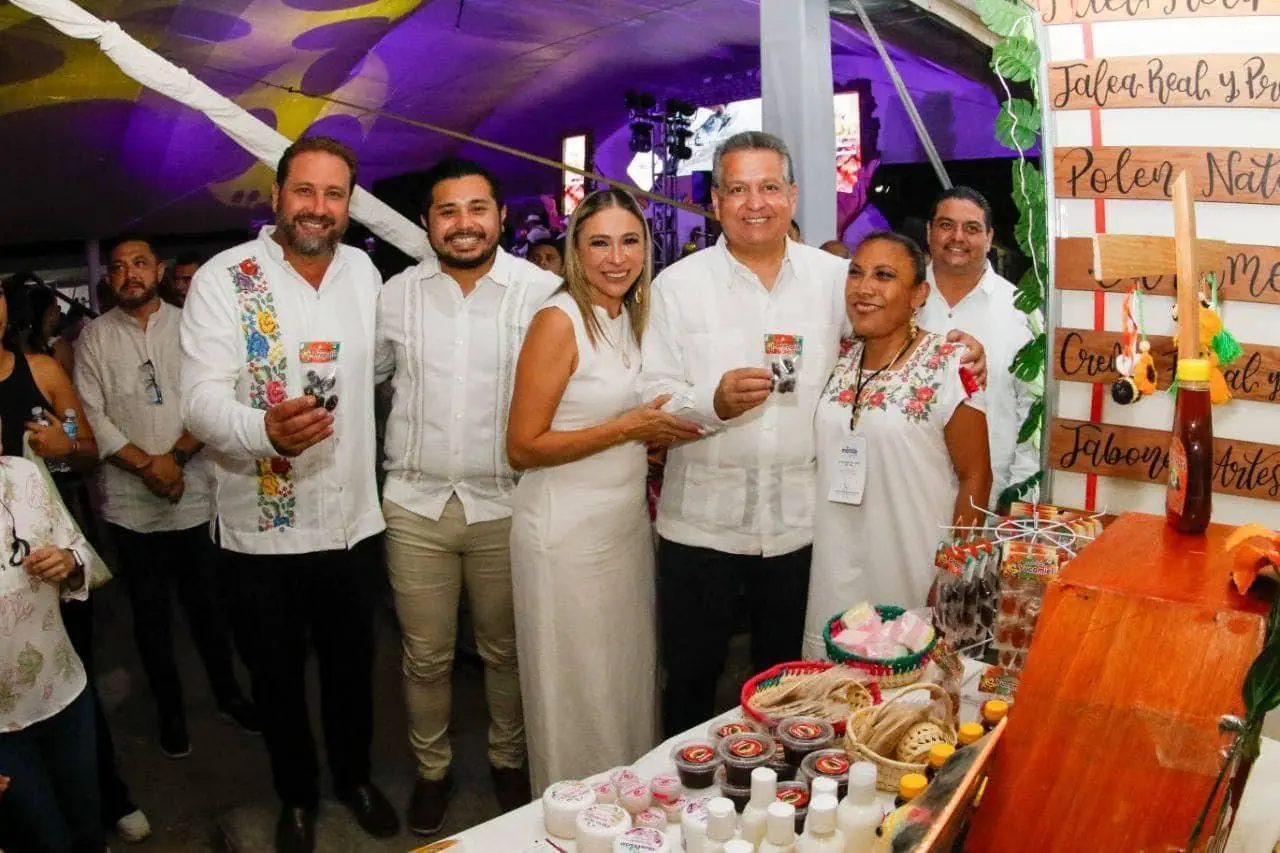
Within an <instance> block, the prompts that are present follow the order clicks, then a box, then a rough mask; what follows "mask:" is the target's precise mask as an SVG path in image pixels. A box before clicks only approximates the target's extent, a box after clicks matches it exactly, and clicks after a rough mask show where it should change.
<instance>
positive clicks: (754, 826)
mask: <svg viewBox="0 0 1280 853" xmlns="http://www.w3.org/2000/svg"><path fill="white" fill-rule="evenodd" d="M777 799H778V774H777V773H776V772H774V771H773V769H771V768H769V767H757V768H756V769H755V770H752V771H751V799H750V800H749V801H748V802H747V807H746V808H744V809H743V810H742V838H743V840H744V841H750V842H751V844H752V846H753V847H758V846H759V845H760V842H761V841H764V833H765V819H766V815H767V814H768V812H769V804H770V803H773V802H776V801H777Z"/></svg>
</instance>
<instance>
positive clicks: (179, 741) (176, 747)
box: [160, 717, 191, 758]
mask: <svg viewBox="0 0 1280 853" xmlns="http://www.w3.org/2000/svg"><path fill="white" fill-rule="evenodd" d="M160 751H161V752H163V753H164V754H165V757H166V758H186V757H187V756H188V755H190V754H191V739H190V738H188V737H187V721H186V720H184V719H182V718H181V717H168V718H166V719H163V720H161V721H160Z"/></svg>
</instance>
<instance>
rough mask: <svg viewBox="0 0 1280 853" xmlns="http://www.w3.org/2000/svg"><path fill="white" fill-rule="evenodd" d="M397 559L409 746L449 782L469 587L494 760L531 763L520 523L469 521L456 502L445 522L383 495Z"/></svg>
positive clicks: (421, 764) (434, 775)
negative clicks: (520, 629) (524, 694)
mask: <svg viewBox="0 0 1280 853" xmlns="http://www.w3.org/2000/svg"><path fill="white" fill-rule="evenodd" d="M382 512H383V515H384V516H385V517H386V520H387V563H388V568H389V572H390V575H391V586H392V588H393V589H394V590H395V596H396V614H397V615H398V616H399V618H400V631H401V633H402V635H403V637H404V692H405V700H406V702H407V704H408V706H409V745H410V746H411V747H412V749H413V753H414V756H415V758H417V761H418V774H419V775H420V776H421V777H422V778H424V779H441V778H443V777H444V774H445V772H446V771H447V770H448V769H449V762H450V761H451V760H452V757H453V752H452V749H451V748H450V745H449V713H450V709H451V706H452V703H453V684H452V674H453V652H454V642H455V638H456V635H457V628H458V597H459V595H460V594H461V592H462V587H463V585H464V584H465V585H466V588H467V600H468V603H469V604H470V609H471V617H472V621H473V622H474V624H475V635H476V646H477V647H478V650H479V652H480V657H481V659H482V660H483V661H484V686H485V695H486V697H487V699H488V703H489V720H490V722H489V761H490V763H491V764H493V766H495V767H521V766H523V764H524V760H525V740H524V737H525V735H524V716H523V713H522V711H521V706H520V675H519V672H518V670H517V669H516V627H515V612H514V610H513V608H512V603H511V558H510V545H509V541H510V535H511V519H509V518H504V519H501V520H499V521H480V522H476V523H475V524H467V522H466V518H465V517H464V515H463V510H462V502H461V501H459V500H458V496H457V495H453V496H451V497H450V498H449V502H448V503H447V504H445V508H444V511H443V512H442V513H441V514H440V520H439V521H432V520H431V519H429V518H425V517H423V516H420V515H417V514H415V513H412V512H410V511H409V510H407V509H405V508H404V507H401V506H398V505H396V504H394V503H391V502H389V501H383V504H382Z"/></svg>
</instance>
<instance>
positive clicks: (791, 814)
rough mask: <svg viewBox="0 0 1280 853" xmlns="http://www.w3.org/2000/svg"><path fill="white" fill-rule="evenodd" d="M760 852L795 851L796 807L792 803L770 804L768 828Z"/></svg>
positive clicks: (780, 852) (778, 852) (783, 852)
mask: <svg viewBox="0 0 1280 853" xmlns="http://www.w3.org/2000/svg"><path fill="white" fill-rule="evenodd" d="M759 849H760V853H795V850H796V807H795V806H793V805H791V803H783V802H775V803H770V804H769V817H768V828H767V829H766V831H765V834H764V843H763V844H761V845H760V848H759Z"/></svg>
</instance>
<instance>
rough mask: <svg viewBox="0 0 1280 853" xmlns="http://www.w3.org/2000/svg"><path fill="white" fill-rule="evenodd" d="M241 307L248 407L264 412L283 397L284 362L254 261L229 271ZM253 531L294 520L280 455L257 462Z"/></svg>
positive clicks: (271, 305)
mask: <svg viewBox="0 0 1280 853" xmlns="http://www.w3.org/2000/svg"><path fill="white" fill-rule="evenodd" d="M230 272H231V277H232V280H233V281H234V282H235V286H236V298H237V299H238V301H239V304H240V330H241V332H243V334H244V342H245V355H246V357H247V359H248V361H247V363H246V365H245V367H246V370H247V372H248V374H249V404H250V405H251V406H253V407H254V408H255V409H262V410H263V411H266V410H267V409H269V408H270V407H272V406H275V405H277V404H279V403H283V402H284V401H285V400H286V399H287V398H288V396H289V395H288V391H287V390H286V376H287V370H288V366H289V363H288V359H287V357H286V356H285V350H284V344H283V342H281V340H280V323H279V321H278V320H277V319H276V308H275V301H274V300H273V299H272V298H271V289H270V288H269V287H268V286H267V281H266V278H265V276H264V275H263V273H262V267H261V265H260V264H259V263H258V261H257V259H255V258H252V257H250V258H246V259H244V260H243V261H241V262H240V263H238V264H236V265H235V266H233V267H231V268H230ZM256 465H257V469H258V510H259V515H258V529H259V530H276V529H280V528H284V527H292V526H293V525H294V522H295V521H296V518H297V495H296V492H295V490H294V483H293V465H292V463H290V462H289V460H288V459H285V458H284V457H283V456H272V457H269V458H267V459H259V460H257V462H256Z"/></svg>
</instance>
